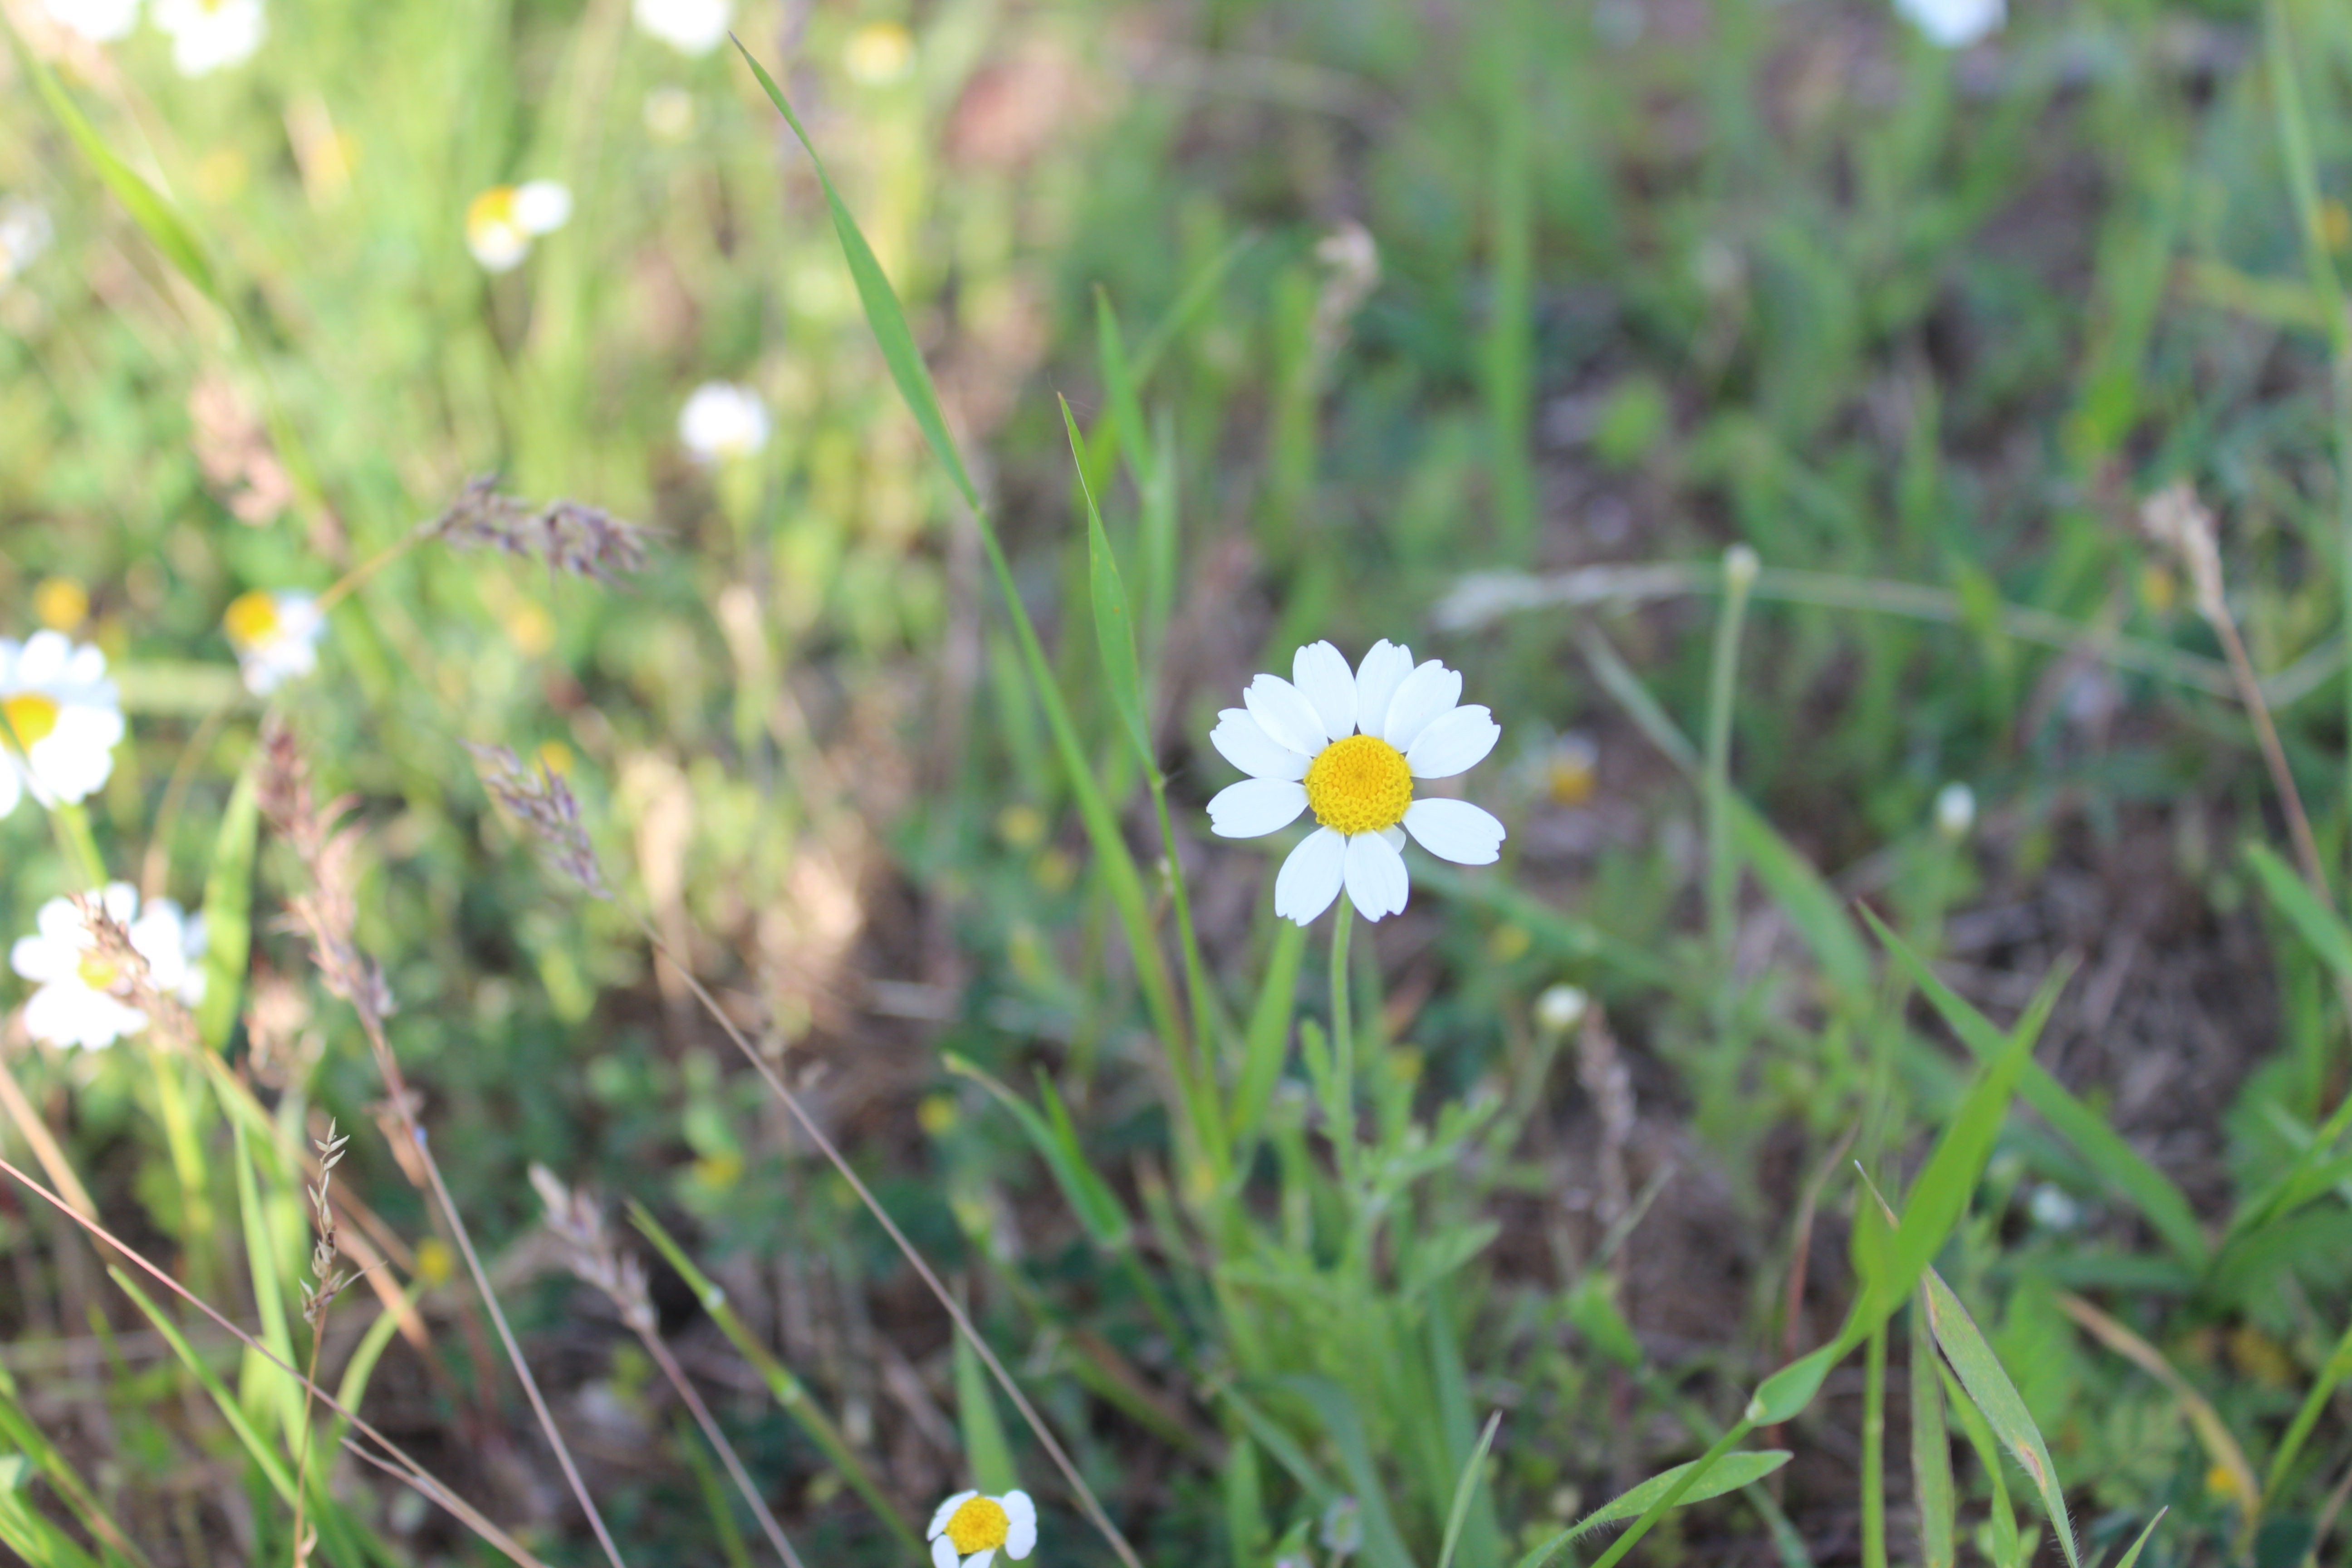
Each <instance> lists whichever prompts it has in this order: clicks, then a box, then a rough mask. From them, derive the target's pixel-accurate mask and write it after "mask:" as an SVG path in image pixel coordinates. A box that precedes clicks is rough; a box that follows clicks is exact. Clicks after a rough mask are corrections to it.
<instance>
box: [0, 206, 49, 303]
mask: <svg viewBox="0 0 2352 1568" xmlns="http://www.w3.org/2000/svg"><path fill="white" fill-rule="evenodd" d="M56 236H57V230H56V228H55V227H54V226H52V225H51V224H50V222H49V214H48V209H47V208H46V207H44V206H41V205H39V204H37V203H35V202H28V201H26V199H25V198H24V197H22V196H11V197H9V198H8V199H7V200H6V201H4V202H0V283H5V282H7V281H8V280H9V279H13V278H15V277H16V275H17V274H18V273H20V272H22V271H24V270H25V268H27V267H30V266H31V265H32V264H33V258H35V257H37V256H38V255H40V254H41V252H43V251H45V250H47V249H48V247H49V241H50V240H51V239H53V238H55V237H56Z"/></svg>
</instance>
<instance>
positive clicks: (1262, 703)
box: [1242, 675, 1332, 757]
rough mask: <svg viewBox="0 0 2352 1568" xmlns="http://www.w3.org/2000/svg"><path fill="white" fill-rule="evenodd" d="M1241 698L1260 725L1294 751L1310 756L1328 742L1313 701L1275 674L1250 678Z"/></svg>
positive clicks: (1329, 737)
mask: <svg viewBox="0 0 2352 1568" xmlns="http://www.w3.org/2000/svg"><path fill="white" fill-rule="evenodd" d="M1242 701H1243V702H1244V704H1246V705H1247V707H1248V708H1249V710H1250V717H1252V718H1254V719H1255V720H1256V721H1258V726H1259V727H1260V728H1261V729H1263V730H1264V731H1265V732H1266V733H1267V734H1269V735H1271V736H1273V737H1274V738H1275V740H1276V742H1280V743H1281V744H1283V745H1286V746H1288V747H1289V748H1290V749H1291V750H1292V751H1294V752H1304V753H1305V754H1306V755H1307V756H1310V757H1311V756H1313V755H1314V754H1315V753H1316V752H1319V751H1321V750H1322V749H1323V748H1324V747H1325V746H1326V745H1328V744H1329V743H1330V742H1331V739H1332V737H1331V736H1330V735H1328V734H1327V733H1325V732H1324V729H1323V716H1322V715H1321V714H1320V713H1318V712H1316V711H1315V704H1313V703H1312V702H1309V701H1307V698H1306V696H1305V694H1304V693H1302V692H1301V691H1300V690H1299V689H1298V688H1297V687H1296V686H1293V685H1291V684H1290V682H1288V681H1287V680H1285V679H1282V677H1280V676H1278V675H1261V676H1259V677H1258V678H1257V679H1255V680H1253V681H1251V682H1250V683H1249V689H1248V690H1246V691H1244V692H1243V693H1242Z"/></svg>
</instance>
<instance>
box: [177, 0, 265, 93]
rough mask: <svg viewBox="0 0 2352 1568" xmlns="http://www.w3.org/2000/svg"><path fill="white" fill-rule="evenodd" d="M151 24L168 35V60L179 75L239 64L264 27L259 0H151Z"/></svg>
mask: <svg viewBox="0 0 2352 1568" xmlns="http://www.w3.org/2000/svg"><path fill="white" fill-rule="evenodd" d="M155 25H156V26H159V27H161V28H163V31H165V32H166V33H169V34H170V35H171V36H172V63H173V65H174V66H177V67H178V68H179V70H180V74H181V75H182V76H206V75H209V74H210V73H212V72H214V71H216V70H219V69H220V68H222V67H224V66H234V65H243V64H244V63H245V62H246V61H247V60H248V59H251V58H253V53H254V51H255V50H256V49H258V48H259V47H261V35H262V34H263V33H264V32H266V31H267V30H268V18H267V16H264V15H263V12H262V9H261V0H155Z"/></svg>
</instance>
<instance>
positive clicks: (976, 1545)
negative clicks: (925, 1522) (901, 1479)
mask: <svg viewBox="0 0 2352 1568" xmlns="http://www.w3.org/2000/svg"><path fill="white" fill-rule="evenodd" d="M927 1539H928V1540H929V1542H930V1543H931V1565H932V1568H958V1564H959V1563H961V1565H962V1568H988V1565H989V1563H991V1562H992V1560H993V1559H994V1558H995V1556H996V1554H997V1552H999V1551H1000V1550H1001V1551H1003V1553H1004V1554H1005V1555H1006V1556H1007V1557H1010V1558H1012V1559H1013V1561H1014V1562H1016V1563H1017V1562H1019V1561H1020V1560H1021V1559H1022V1558H1024V1557H1026V1556H1028V1555H1029V1553H1030V1552H1034V1551H1035V1550H1036V1549H1037V1505H1036V1504H1035V1503H1033V1502H1031V1501H1030V1500H1029V1494H1028V1493H1027V1492H1023V1491H1012V1492H1006V1493H1005V1494H1004V1495H1003V1497H990V1496H989V1495H988V1494H987V1493H985V1492H958V1493H956V1495H955V1496H953V1497H951V1498H950V1499H948V1500H947V1501H945V1502H943V1503H941V1504H940V1506H939V1508H938V1510H936V1511H934V1512H933V1513H932V1515H931V1529H930V1533H929V1536H928V1537H927Z"/></svg>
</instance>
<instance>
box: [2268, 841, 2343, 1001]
mask: <svg viewBox="0 0 2352 1568" xmlns="http://www.w3.org/2000/svg"><path fill="white" fill-rule="evenodd" d="M2246 864H2247V865H2249V866H2251V867H2252V868H2253V871H2254V880H2255V881H2257V882H2259V883H2261V884H2262V889H2263V895H2264V896H2265V897H2267V898H2268V899H2269V900H2270V901H2271V903H2272V904H2273V906H2274V907H2275V908H2276V909H2277V910H2278V912H2279V913H2281V914H2283V915H2284V916H2285V917H2286V920H2287V923H2288V924H2289V925H2292V926H2293V927H2294V930H2295V934H2296V935H2298V936H2300V937H2302V938H2303V940H2304V941H2305V942H2308V943H2309V944H2310V946H2311V950H2312V952H2315V953H2317V954H2318V955H2319V958H2320V961H2321V962H2322V963H2326V965H2327V967H2329V968H2330V969H2333V970H2334V971H2336V974H2337V975H2338V976H2339V977H2341V978H2342V979H2344V980H2346V981H2347V982H2352V929H2347V927H2346V925H2345V924H2344V921H2343V919H2342V917H2340V916H2339V915H2337V914H2336V911H2335V910H2331V909H2329V908H2328V907H2327V906H2326V904H2324V903H2322V902H2321V901H2320V900H2319V895H2318V894H2316V893H2315V892H2313V891H2312V890H2311V887H2310V884H2308V883H2307V882H2305V880H2304V879H2302V878H2301V877H2300V876H2298V875H2296V874H2295V872H2294V868H2291V867H2289V866H2288V865H2287V863H2286V862H2285V861H2284V860H2282V859H2280V858H2278V856H2277V855H2276V854H2275V853H2274V852H2273V850H2272V849H2271V847H2270V846H2268V845H2266V844H2259V843H2256V844H2249V845H2247V846H2246Z"/></svg>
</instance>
